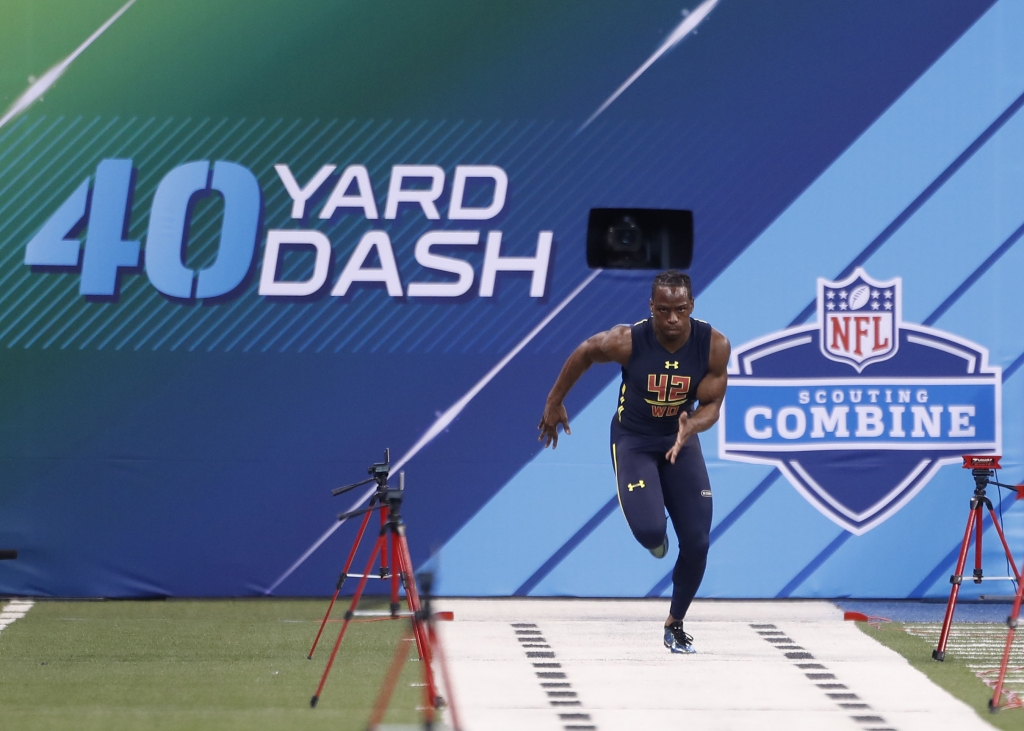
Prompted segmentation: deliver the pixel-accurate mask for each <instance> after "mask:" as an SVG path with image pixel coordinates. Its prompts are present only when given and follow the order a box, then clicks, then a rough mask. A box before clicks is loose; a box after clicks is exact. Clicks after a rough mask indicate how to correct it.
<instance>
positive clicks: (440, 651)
mask: <svg viewBox="0 0 1024 731" xmlns="http://www.w3.org/2000/svg"><path fill="white" fill-rule="evenodd" d="M427 632H428V634H429V635H430V645H431V647H432V648H433V649H434V654H435V655H436V656H437V662H438V664H439V665H440V666H441V679H442V680H443V681H444V691H445V693H447V694H448V712H449V713H450V714H451V716H452V731H462V727H461V726H460V725H459V714H458V711H456V710H455V690H454V689H453V687H452V678H451V675H449V673H448V661H447V660H446V659H445V655H444V647H442V645H441V638H440V637H439V636H438V634H437V628H436V627H434V620H433V618H431V619H428V620H427Z"/></svg>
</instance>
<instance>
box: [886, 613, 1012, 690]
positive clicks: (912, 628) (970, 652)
mask: <svg viewBox="0 0 1024 731" xmlns="http://www.w3.org/2000/svg"><path fill="white" fill-rule="evenodd" d="M903 629H904V631H906V633H907V634H910V635H913V636H915V637H921V638H922V639H925V640H927V641H928V642H929V643H931V644H932V645H937V644H938V642H939V632H940V630H941V629H942V626H941V625H940V624H937V623H936V624H933V623H928V624H908V625H905V626H904V627H903ZM1018 634H1019V632H1018ZM1005 647H1006V626H1005V625H1002V624H974V623H972V624H956V623H955V622H954V624H953V626H952V627H951V629H950V631H949V641H948V643H947V645H946V651H947V652H948V653H949V654H950V656H954V657H958V658H960V659H962V660H963V661H964V664H965V665H967V667H968V669H970V671H971V672H973V673H974V674H975V675H977V676H978V677H979V678H981V679H982V680H984V681H985V682H986V683H989V682H990V681H991V684H992V685H994V683H995V674H996V673H998V671H999V663H1000V662H1002V659H1003V649H1004V648H1005ZM1022 666H1024V644H1022V643H1021V642H1020V641H1019V640H1018V639H1017V637H1014V644H1013V646H1012V647H1011V648H1010V661H1009V665H1008V667H1009V670H1008V672H1007V674H1006V680H1005V682H1004V683H1003V689H1004V692H1007V693H1008V694H1012V696H1009V697H1011V698H1013V699H1019V698H1022V697H1024V673H1022V672H1021V667H1022Z"/></svg>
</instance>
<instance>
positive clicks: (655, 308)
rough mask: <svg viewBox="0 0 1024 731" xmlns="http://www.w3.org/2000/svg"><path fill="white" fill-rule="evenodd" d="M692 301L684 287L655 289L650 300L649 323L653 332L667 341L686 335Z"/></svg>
mask: <svg viewBox="0 0 1024 731" xmlns="http://www.w3.org/2000/svg"><path fill="white" fill-rule="evenodd" d="M692 312H693V299H692V298H691V297H690V293H689V292H688V291H686V287H656V288H655V290H654V297H652V298H651V322H652V324H653V325H654V330H655V332H658V333H661V334H662V336H664V337H666V338H668V339H669V340H675V339H676V338H680V337H682V336H683V335H684V334H686V333H687V330H688V328H689V327H690V314H691V313H692Z"/></svg>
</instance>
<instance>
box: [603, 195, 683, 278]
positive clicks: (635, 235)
mask: <svg viewBox="0 0 1024 731" xmlns="http://www.w3.org/2000/svg"><path fill="white" fill-rule="evenodd" d="M692 260H693V211H677V210H671V209H660V208H591V209H590V219H589V220H588V222H587V266H588V267H590V268H591V269H598V268H600V269H687V268H689V266H690V262H691V261H692Z"/></svg>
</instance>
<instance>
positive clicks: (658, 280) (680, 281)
mask: <svg viewBox="0 0 1024 731" xmlns="http://www.w3.org/2000/svg"><path fill="white" fill-rule="evenodd" d="M658 287H668V288H669V289H674V288H676V287H684V288H685V289H686V293H687V294H688V295H689V296H690V299H693V287H692V286H690V275H689V274H683V273H682V272H681V271H679V270H678V269H669V270H668V271H667V272H662V273H661V274H659V275H658V276H656V277H655V278H654V282H653V283H652V284H651V299H654V293H655V292H657V291H658Z"/></svg>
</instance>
